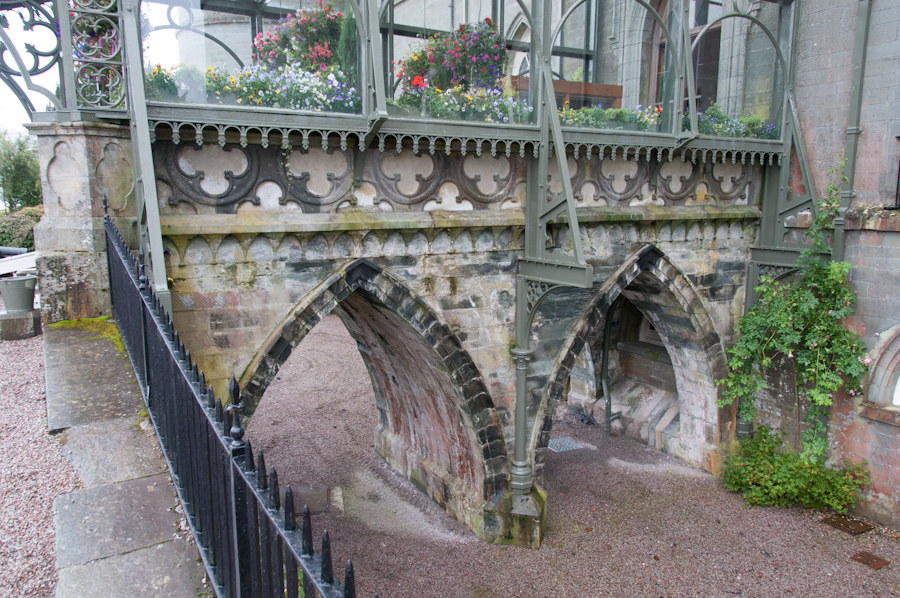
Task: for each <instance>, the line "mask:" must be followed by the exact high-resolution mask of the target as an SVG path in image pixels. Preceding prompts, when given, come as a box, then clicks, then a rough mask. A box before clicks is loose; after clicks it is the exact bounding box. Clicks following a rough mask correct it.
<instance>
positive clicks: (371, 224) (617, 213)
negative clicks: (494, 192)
mask: <svg viewBox="0 0 900 598" xmlns="http://www.w3.org/2000/svg"><path fill="white" fill-rule="evenodd" d="M760 215H761V214H760V210H759V208H757V207H755V206H727V207H717V206H681V207H669V206H639V207H624V208H623V207H616V208H604V207H589V208H579V209H578V220H579V222H582V223H606V222H608V223H621V222H660V223H662V222H679V221H680V222H698V221H709V220H730V221H736V220H759V218H760ZM524 226H525V212H524V210H477V211H466V212H451V211H442V210H435V211H431V212H373V211H365V210H347V211H341V212H337V213H331V214H274V213H271V214H265V213H263V214H237V215H231V214H217V215H189V216H163V217H162V226H161V228H162V234H163V236H167V237H173V236H195V235H226V234H261V233H263V234H264V233H287V232H292V233H316V232H332V231H361V230H428V229H452V228H484V227H524Z"/></svg>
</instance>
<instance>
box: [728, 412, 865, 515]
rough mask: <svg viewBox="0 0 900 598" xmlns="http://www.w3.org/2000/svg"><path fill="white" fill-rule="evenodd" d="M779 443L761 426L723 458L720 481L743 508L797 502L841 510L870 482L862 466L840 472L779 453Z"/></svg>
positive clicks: (777, 437) (793, 454) (791, 453)
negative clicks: (738, 495)
mask: <svg viewBox="0 0 900 598" xmlns="http://www.w3.org/2000/svg"><path fill="white" fill-rule="evenodd" d="M783 444H784V442H783V439H782V438H781V436H780V435H778V434H775V433H773V432H772V430H770V429H769V428H767V427H766V426H758V427H757V428H756V432H755V434H754V436H753V437H752V438H748V439H746V440H744V441H743V442H741V444H740V450H739V452H738V453H737V454H735V455H731V456H729V457H728V458H726V459H725V468H724V471H723V473H722V482H724V484H725V487H726V488H728V489H729V490H731V491H733V492H741V493H742V494H743V495H744V500H746V501H747V504H751V505H757V506H768V505H773V506H776V507H789V506H791V505H794V504H796V503H800V504H802V505H805V506H807V507H810V508H813V509H824V508H830V509H834V510H835V511H841V512H843V511H846V510H847V509H848V508H852V507H854V506H855V505H856V498H857V490H858V489H859V488H860V486H865V485H866V484H868V483H869V471H868V470H867V469H866V466H865V463H863V464H860V465H850V464H848V463H845V464H844V466H843V467H841V468H840V469H832V468H830V467H826V466H825V464H824V463H823V462H822V461H819V460H810V459H805V458H804V457H803V456H802V455H800V454H799V453H796V452H794V451H791V450H780V449H782V446H783Z"/></svg>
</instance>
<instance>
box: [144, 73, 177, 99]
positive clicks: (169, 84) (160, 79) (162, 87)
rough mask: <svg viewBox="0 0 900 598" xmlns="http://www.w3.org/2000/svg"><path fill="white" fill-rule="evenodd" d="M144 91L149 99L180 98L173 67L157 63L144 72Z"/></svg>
mask: <svg viewBox="0 0 900 598" xmlns="http://www.w3.org/2000/svg"><path fill="white" fill-rule="evenodd" d="M144 91H145V93H146V96H147V99H148V100H177V99H179V93H178V91H179V89H178V83H176V82H175V77H174V72H173V70H172V69H164V68H163V67H162V65H160V64H157V65H155V66H153V68H151V69H150V70H149V72H146V73H144Z"/></svg>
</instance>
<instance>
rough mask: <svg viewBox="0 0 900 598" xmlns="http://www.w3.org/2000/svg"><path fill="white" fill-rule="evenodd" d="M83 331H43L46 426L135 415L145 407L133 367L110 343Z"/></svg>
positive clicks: (56, 428) (87, 331) (59, 426)
mask: <svg viewBox="0 0 900 598" xmlns="http://www.w3.org/2000/svg"><path fill="white" fill-rule="evenodd" d="M96 337H97V332H96V331H94V330H90V329H79V328H69V327H67V328H53V327H50V326H48V327H47V329H46V330H45V331H44V366H45V376H46V382H47V427H48V429H49V430H51V431H53V430H61V429H64V428H69V427H71V426H76V425H79V424H86V423H90V422H96V421H102V420H110V419H117V418H122V417H127V416H135V415H137V413H138V411H139V410H140V409H141V407H142V406H143V399H142V397H141V393H140V389H139V388H138V386H137V384H136V380H135V377H134V372H133V371H132V370H131V364H130V362H129V361H128V359H127V358H125V357H124V356H123V355H122V353H121V352H120V351H119V350H117V349H116V346H115V345H114V344H113V343H112V341H110V340H109V339H108V338H96Z"/></svg>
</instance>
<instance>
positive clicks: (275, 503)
mask: <svg viewBox="0 0 900 598" xmlns="http://www.w3.org/2000/svg"><path fill="white" fill-rule="evenodd" d="M269 508H270V509H272V510H274V511H277V510H278V509H280V508H281V493H280V492H279V490H278V472H277V471H275V468H274V467H273V468H272V469H270V470H269Z"/></svg>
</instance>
